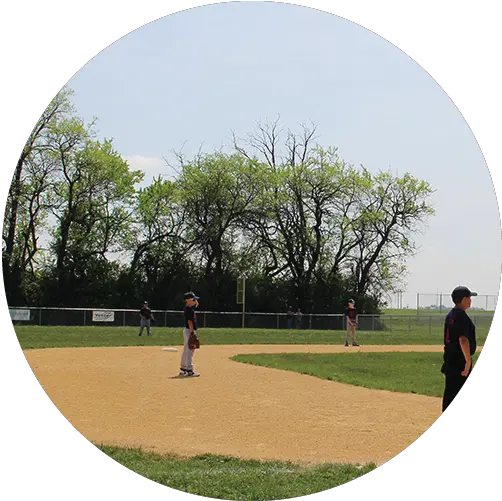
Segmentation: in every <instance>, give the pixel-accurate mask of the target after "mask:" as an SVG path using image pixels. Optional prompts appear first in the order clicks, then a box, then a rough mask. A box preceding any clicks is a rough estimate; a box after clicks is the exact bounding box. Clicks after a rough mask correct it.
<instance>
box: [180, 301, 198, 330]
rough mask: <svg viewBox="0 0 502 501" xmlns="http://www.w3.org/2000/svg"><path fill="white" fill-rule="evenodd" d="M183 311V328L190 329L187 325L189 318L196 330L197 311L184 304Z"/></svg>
mask: <svg viewBox="0 0 502 501" xmlns="http://www.w3.org/2000/svg"><path fill="white" fill-rule="evenodd" d="M183 313H184V315H185V328H186V329H190V327H189V326H188V321H189V320H191V321H192V323H193V329H194V330H195V331H196V330H197V313H195V310H194V309H193V308H192V307H191V306H185V308H184V309H183Z"/></svg>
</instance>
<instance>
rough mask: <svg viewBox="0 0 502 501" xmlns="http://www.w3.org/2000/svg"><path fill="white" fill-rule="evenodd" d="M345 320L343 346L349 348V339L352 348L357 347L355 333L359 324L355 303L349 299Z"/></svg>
mask: <svg viewBox="0 0 502 501" xmlns="http://www.w3.org/2000/svg"><path fill="white" fill-rule="evenodd" d="M345 320H346V321H347V334H345V346H349V337H350V340H351V343H352V346H359V345H358V344H357V341H356V331H357V326H358V324H359V318H358V316H357V308H356V302H355V301H354V300H353V299H349V303H348V306H347V309H346V310H345Z"/></svg>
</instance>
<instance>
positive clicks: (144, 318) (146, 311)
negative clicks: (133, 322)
mask: <svg viewBox="0 0 502 501" xmlns="http://www.w3.org/2000/svg"><path fill="white" fill-rule="evenodd" d="M139 316H140V329H139V336H141V334H143V330H144V328H145V327H146V333H147V334H148V335H150V334H151V331H150V326H151V324H152V320H153V314H152V310H151V309H150V307H149V306H148V301H145V302H144V303H143V306H142V307H141V310H139Z"/></svg>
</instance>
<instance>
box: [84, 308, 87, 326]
mask: <svg viewBox="0 0 502 501" xmlns="http://www.w3.org/2000/svg"><path fill="white" fill-rule="evenodd" d="M86 313H87V311H86V310H84V327H85V326H86V323H85V314H86Z"/></svg>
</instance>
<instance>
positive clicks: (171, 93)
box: [68, 2, 502, 307]
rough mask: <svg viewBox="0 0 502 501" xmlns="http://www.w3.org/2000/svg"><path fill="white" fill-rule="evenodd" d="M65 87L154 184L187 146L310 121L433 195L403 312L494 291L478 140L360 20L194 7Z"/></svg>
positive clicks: (265, 6) (348, 150)
mask: <svg viewBox="0 0 502 501" xmlns="http://www.w3.org/2000/svg"><path fill="white" fill-rule="evenodd" d="M68 85H69V86H70V87H71V88H73V89H74V91H75V99H74V101H75V104H76V107H77V110H78V112H79V113H80V114H81V115H82V116H83V117H84V118H86V119H88V120H91V119H92V118H93V117H97V118H98V119H99V121H98V130H99V132H100V135H101V136H106V137H113V138H114V144H115V147H116V148H117V149H118V150H119V151H120V153H121V154H122V155H123V156H124V157H125V158H126V159H128V161H129V163H130V165H131V166H132V167H134V168H140V169H142V170H145V171H146V172H147V179H151V177H152V176H153V175H156V174H159V173H163V174H164V175H168V174H169V169H168V168H167V167H166V165H165V163H164V161H163V160H162V158H163V157H168V156H169V155H170V151H171V150H172V149H176V150H179V149H180V148H181V147H182V146H183V145H184V150H183V151H184V152H185V153H186V154H187V155H188V156H190V155H191V154H193V153H195V152H196V151H197V150H198V149H199V147H200V145H201V144H202V145H203V149H204V150H205V151H211V150H213V149H215V148H219V147H221V146H222V145H224V144H228V143H229V138H230V136H231V131H235V132H236V134H237V135H238V136H244V135H245V134H246V133H248V132H251V131H252V130H253V128H254V124H255V123H256V122H258V121H260V120H266V119H269V120H274V119H275V118H276V117H277V116H278V114H279V115H280V116H281V123H282V124H283V125H284V126H285V127H289V128H291V129H295V128H296V127H297V125H298V124H299V123H301V122H305V121H310V120H312V121H314V122H316V123H317V124H318V126H319V133H320V137H319V142H320V143H321V144H323V145H324V146H328V145H332V146H337V147H338V148H339V152H340V155H341V157H342V158H343V159H345V160H346V161H348V162H350V163H353V164H354V165H360V164H363V165H364V166H365V167H367V168H368V169H370V170H371V171H377V170H379V169H388V168H389V165H390V166H391V169H392V170H393V171H394V172H397V173H399V174H402V173H404V172H410V173H412V174H413V175H415V176H417V177H420V178H422V179H425V180H427V181H428V182H430V183H431V184H432V186H433V187H434V188H435V189H436V190H437V193H436V194H435V195H434V197H433V203H434V206H435V208H436V215H435V216H434V217H433V218H432V219H431V221H430V224H429V228H428V230H427V232H426V234H425V235H423V236H422V235H417V236H416V241H417V243H418V244H419V245H420V246H421V250H420V253H419V254H418V255H417V256H416V257H414V258H412V259H410V260H409V262H408V265H409V270H410V274H409V277H408V288H407V289H408V291H407V293H406V294H405V295H404V305H406V304H409V305H410V307H413V306H414V305H415V301H416V299H415V298H416V293H417V292H423V293H426V292H431V293H435V292H437V291H444V292H448V291H451V289H452V288H453V287H454V286H456V285H458V284H465V285H468V286H469V287H471V288H472V289H473V290H476V291H478V292H480V293H482V294H495V293H498V287H499V276H500V271H501V262H500V256H501V251H502V245H501V229H500V220H499V214H498V208H497V202H496V198H495V191H494V188H493V184H492V181H491V178H490V174H489V171H488V168H487V166H486V163H485V161H484V159H483V156H482V153H481V150H480V149H479V146H478V144H477V142H476V140H475V138H474V136H473V135H472V133H471V131H470V129H469V127H468V125H467V123H466V122H465V120H464V119H463V118H462V115H461V114H460V112H459V110H458V109H457V108H456V107H455V105H454V104H453V103H452V102H451V100H450V99H449V97H448V96H447V95H446V94H445V93H444V92H443V90H442V89H441V88H440V87H439V86H438V85H437V84H436V82H435V81H434V80H433V79H432V78H431V77H430V76H429V75H428V74H427V73H426V72H425V71H424V70H423V69H422V68H421V67H420V66H418V65H417V64H416V63H415V62H414V61H413V60H412V59H410V58H409V57H408V56H407V55H406V54H404V53H403V52H401V51H400V50H399V49H397V48H396V47H394V46H393V45H391V44H390V43H388V42H387V41H385V40H384V39H382V38H380V37H379V36H377V35H375V34H373V33H372V32H369V31H367V30H366V29H364V28H362V27H360V26H358V25H356V24H353V23H351V22H349V21H346V20H344V19H341V18H338V17H336V16H334V15H331V14H327V13H323V12H319V11H315V10H312V9H307V8H304V7H296V6H291V5H284V4H275V3H266V2H264V3H261V2H246V3H229V4H219V5H212V6H207V7H200V8H197V9H191V10H188V11H185V12H182V13H178V14H174V15H171V16H168V17H165V18H163V19H160V20H158V21H155V22H153V23H150V24H149V25H147V26H144V27H143V28H139V29H138V30H136V31H134V32H133V33H131V34H129V35H127V36H126V37H124V38H122V39H121V40H118V41H117V42H116V43H115V44H113V45H112V46H110V47H108V48H107V49H105V50H103V51H102V52H101V53H100V54H98V55H97V56H96V57H95V58H94V59H92V60H91V61H90V62H89V63H88V64H87V65H86V66H84V67H83V68H82V69H81V70H80V71H79V72H78V73H77V74H76V75H75V76H74V77H73V78H72V79H71V80H70V81H69V82H68ZM425 301H426V303H425V304H428V303H432V302H434V298H432V297H431V299H430V301H428V302H427V300H425ZM446 301H448V300H446ZM446 304H449V303H448V302H447V303H446ZM490 304H491V305H493V300H491V303H490ZM479 305H480V306H484V299H483V300H482V301H480V303H479Z"/></svg>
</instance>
